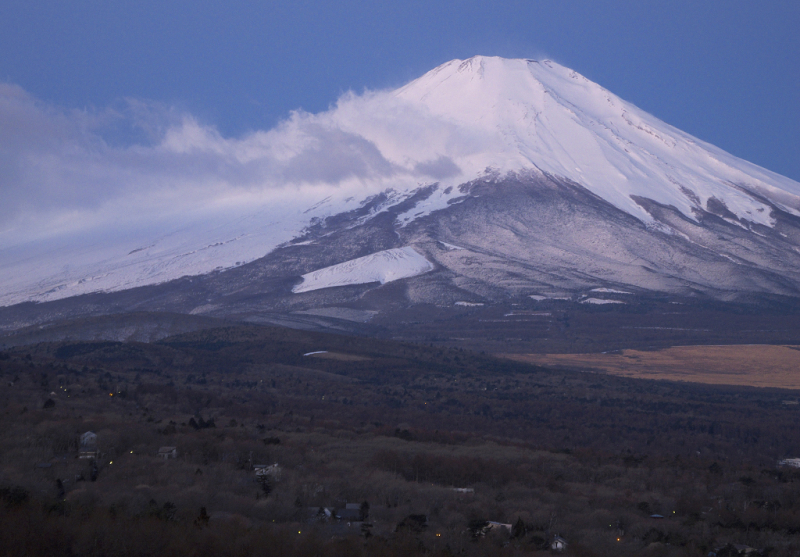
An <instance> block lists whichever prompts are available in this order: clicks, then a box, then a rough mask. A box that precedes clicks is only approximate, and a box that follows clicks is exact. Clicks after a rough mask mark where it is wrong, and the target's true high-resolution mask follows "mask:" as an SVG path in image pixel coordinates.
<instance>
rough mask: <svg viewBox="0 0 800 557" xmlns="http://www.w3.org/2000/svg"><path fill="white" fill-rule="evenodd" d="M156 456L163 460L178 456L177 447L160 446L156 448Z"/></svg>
mask: <svg viewBox="0 0 800 557" xmlns="http://www.w3.org/2000/svg"><path fill="white" fill-rule="evenodd" d="M158 456H160V457H161V458H163V459H164V460H168V459H170V458H178V447H161V448H160V449H158Z"/></svg>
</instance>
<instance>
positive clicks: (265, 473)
mask: <svg viewBox="0 0 800 557" xmlns="http://www.w3.org/2000/svg"><path fill="white" fill-rule="evenodd" d="M253 470H255V471H256V477H257V478H272V479H273V480H275V481H276V482H277V481H280V479H281V467H280V466H279V465H278V463H277V462H276V463H275V464H270V465H266V464H254V465H253Z"/></svg>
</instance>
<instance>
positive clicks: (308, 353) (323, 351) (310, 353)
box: [303, 350, 328, 356]
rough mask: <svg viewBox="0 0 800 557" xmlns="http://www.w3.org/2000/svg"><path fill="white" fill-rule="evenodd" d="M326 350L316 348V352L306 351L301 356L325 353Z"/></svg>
mask: <svg viewBox="0 0 800 557" xmlns="http://www.w3.org/2000/svg"><path fill="white" fill-rule="evenodd" d="M327 353H328V351H327V350H317V351H316V352H306V353H305V354H303V356H313V355H314V354H327Z"/></svg>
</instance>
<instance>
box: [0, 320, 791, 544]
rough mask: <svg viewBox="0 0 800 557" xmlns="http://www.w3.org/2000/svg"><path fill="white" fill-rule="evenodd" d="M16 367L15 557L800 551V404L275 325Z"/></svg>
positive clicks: (3, 482)
mask: <svg viewBox="0 0 800 557" xmlns="http://www.w3.org/2000/svg"><path fill="white" fill-rule="evenodd" d="M0 357H2V360H0V376H1V378H2V381H3V383H2V384H3V385H4V387H3V389H2V390H0V397H2V408H3V412H2V428H0V454H2V455H3V459H2V465H0V497H1V498H2V501H1V502H0V538H1V539H2V540H3V548H4V553H5V554H8V555H109V556H112V555H143V554H166V555H265V554H266V555H297V556H304V555H411V554H420V555H504V554H506V555H527V554H536V553H537V552H545V551H549V545H550V543H551V542H552V540H553V539H554V537H555V536H556V535H560V536H561V537H563V538H564V539H566V540H567V543H568V549H567V553H568V554H570V555H595V556H604V555H615V556H616V555H623V556H624V555H654V556H655V555H697V556H700V555H703V556H705V555H707V554H708V552H709V551H710V550H713V549H715V548H720V547H724V546H726V545H727V544H740V545H746V546H750V547H754V548H757V549H759V550H763V552H764V554H767V553H768V554H770V555H772V556H784V555H785V556H788V555H797V552H798V551H800V546H798V543H797V539H798V533H800V530H798V524H800V502H799V501H798V499H797V496H796V495H797V485H799V484H798V482H800V473H798V472H796V471H795V469H793V468H791V467H781V466H779V465H778V461H779V460H780V459H784V458H787V457H794V456H798V455H800V431H798V429H797V427H796V424H797V418H798V405H797V404H796V402H797V399H798V396H799V395H800V393H798V392H796V391H786V390H777V389H772V390H770V389H752V388H734V387H724V386H701V385H692V384H679V383H670V382H652V381H642V380H633V379H624V378H616V377H610V376H606V375H598V374H589V373H580V372H572V371H557V372H555V371H548V370H544V369H541V368H536V367H533V366H528V365H525V364H520V363H515V362H509V361H503V360H497V359H494V358H492V357H489V356H485V355H481V354H476V353H472V352H468V351H464V350H461V349H456V348H439V347H425V346H420V345H412V344H405V343H398V342H392V341H376V340H374V339H369V338H354V337H343V336H336V335H331V334H323V333H311V332H303V331H297V330H290V329H280V328H266V327H257V326H249V327H230V328H221V329H220V328H218V329H209V330H205V331H199V332H193V333H187V334H183V335H178V336H172V337H168V338H165V339H163V340H162V341H160V342H157V343H152V344H143V343H136V342H128V343H122V342H112V341H104V342H61V343H50V344H38V345H31V346H27V347H24V348H19V349H11V350H8V351H6V352H3V353H2V356H0ZM86 431H93V432H94V433H96V434H97V445H96V450H97V451H98V453H99V454H98V456H97V459H96V461H95V464H96V465H93V464H92V461H91V460H90V459H78V458H77V456H78V451H79V450H80V448H81V447H80V446H79V435H80V434H82V433H84V432H86ZM163 446H168V447H176V448H177V458H170V459H167V460H163V459H162V458H160V457H158V456H157V452H158V450H159V448H160V447H163ZM275 463H277V465H278V467H277V468H274V469H273V470H272V473H271V474H269V475H266V476H261V477H260V478H261V479H259V477H257V476H256V474H255V471H254V466H257V465H272V464H275ZM456 488H458V489H456ZM348 503H350V504H355V506H356V507H357V508H356V509H348V508H346V505H347V504H348ZM364 503H366V505H364ZM321 507H322V511H320V508H321ZM326 509H327V510H328V513H330V515H331V516H328V513H326V512H325V510H326ZM337 515H339V516H340V517H342V518H341V519H337V518H336V516H337ZM412 517H413V518H412ZM659 517H663V518H659ZM487 521H496V522H499V523H503V524H509V525H512V528H511V529H510V530H507V529H506V528H505V527H503V526H495V527H494V528H493V529H491V530H488V531H487V530H486V526H487ZM482 533H484V534H485V535H481V534H482Z"/></svg>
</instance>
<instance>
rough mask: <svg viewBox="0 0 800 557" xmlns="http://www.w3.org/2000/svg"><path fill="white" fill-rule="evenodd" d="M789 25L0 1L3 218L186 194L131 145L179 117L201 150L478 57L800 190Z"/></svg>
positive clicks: (790, 5)
mask: <svg viewBox="0 0 800 557" xmlns="http://www.w3.org/2000/svg"><path fill="white" fill-rule="evenodd" d="M798 25H800V3H798V2H797V1H796V0H786V1H782V0H772V1H762V2H757V3H756V2H744V1H731V2H716V1H697V0H692V1H689V0H674V1H671V2H658V3H656V2H641V1H624V0H617V1H610V0H601V1H591V2H588V1H586V2H551V1H533V0H528V1H523V0H510V1H507V2H500V3H495V2H491V3H490V2H475V1H462V2H442V1H438V2H436V1H434V2H431V1H427V2H418V1H406V2H402V3H400V2H397V3H375V2H366V1H362V0H337V1H336V2H329V1H319V2H304V1H298V2H292V3H278V2H266V1H259V2H254V1H227V2H220V1H216V0H212V1H205V2H188V1H171V2H163V1H157V2H156V1H152V0H136V1H129V0H120V1H115V2H108V1H100V0H96V1H85V0H76V1H73V2H63V1H52V0H43V1H37V2H30V1H28V0H26V1H23V0H5V1H4V2H3V3H2V5H0V184H1V185H0V187H2V188H3V190H4V195H5V196H6V200H7V201H6V209H5V210H3V209H0V219H6V220H7V221H8V222H10V221H11V220H13V219H12V217H16V216H18V215H19V214H20V213H21V212H24V211H29V212H30V211H35V210H39V209H41V207H38V206H39V205H40V204H41V203H42V201H41V200H42V199H45V198H47V199H49V200H50V201H49V203H50V204H52V205H53V206H54V207H55V206H59V207H63V205H65V204H69V203H77V202H76V201H75V200H76V199H79V200H81V202H80V203H82V204H87V203H88V204H89V205H91V204H92V203H95V202H97V203H100V201H96V199H100V200H103V199H106V200H107V199H108V198H110V197H113V196H114V195H118V194H119V191H116V193H115V189H114V188H117V190H120V191H121V190H122V189H124V188H141V187H143V186H142V185H141V184H140V183H139V182H137V181H136V180H135V179H133V178H131V176H133V175H134V174H136V175H137V176H140V177H141V176H149V177H150V178H152V179H150V180H149V182H148V184H149V185H148V186H147V187H148V188H151V189H157V188H158V187H159V186H158V184H159V183H167V182H169V183H170V187H172V188H176V187H178V186H176V185H175V184H176V183H178V182H180V181H181V180H183V181H185V182H190V181H192V180H193V179H194V174H192V173H189V174H187V175H185V176H183V175H182V176H180V179H175V175H177V174H180V173H181V172H183V170H181V168H186V167H187V166H186V164H185V163H182V164H183V166H181V168H177V167H175V166H171V165H172V163H171V162H170V161H169V160H167V156H166V155H164V153H163V152H161V151H157V150H151V151H144V150H142V149H145V148H150V147H152V146H153V145H164V144H166V141H165V137H167V138H168V136H169V133H170V130H173V129H175V126H177V125H178V123H179V122H184V124H185V122H186V121H187V118H189V119H190V120H191V122H193V123H194V124H196V125H197V126H199V128H198V129H202V130H204V131H203V133H204V134H205V136H204V137H205V138H206V140H208V141H211V139H213V140H214V141H220V142H223V141H228V140H237V139H239V138H245V137H248V135H250V134H252V132H259V131H268V130H272V129H273V128H275V126H277V125H279V124H280V123H281V122H285V121H286V120H287V119H288V118H290V114H291V111H293V110H296V109H302V110H303V111H305V112H306V113H319V112H323V111H326V110H328V109H329V108H330V107H331V106H332V105H334V104H335V103H336V102H337V99H339V98H340V97H341V96H342V95H343V94H344V93H346V92H347V91H354V92H355V93H357V94H361V93H363V92H364V91H366V90H381V89H389V88H395V87H398V86H400V85H402V84H404V83H406V82H408V81H410V80H411V79H414V78H416V77H418V76H420V75H422V74H423V73H425V72H426V71H428V70H430V69H432V68H434V67H435V66H437V65H439V64H442V63H444V62H446V61H448V60H451V59H454V58H462V59H464V58H469V57H471V56H473V55H475V54H484V55H499V56H504V57H519V58H535V59H542V58H550V59H553V60H555V61H556V62H558V63H560V64H562V65H564V66H567V67H570V68H573V69H575V70H576V71H578V72H580V73H582V74H583V75H585V76H586V77H588V78H589V79H591V80H593V81H595V82H597V83H599V84H600V85H602V86H603V87H606V88H607V89H609V90H610V91H612V92H613V93H615V94H617V95H619V96H620V97H622V98H623V99H625V100H627V101H630V102H632V103H634V104H636V105H637V106H639V107H640V108H642V109H644V110H646V111H648V112H650V113H652V114H654V115H655V116H657V117H659V118H661V119H662V120H664V121H666V122H667V123H669V124H672V125H674V126H676V127H678V128H680V129H682V130H684V131H686V132H688V133H690V134H692V135H695V136H697V137H699V138H700V139H703V140H705V141H708V142H710V143H712V144H714V145H717V146H718V147H721V148H722V149H725V150H727V151H729V152H730V153H732V154H734V155H736V156H738V157H741V158H744V159H746V160H749V161H751V162H753V163H756V164H758V165H761V166H763V167H765V168H767V169H769V170H772V171H775V172H777V173H779V174H783V175H785V176H788V177H790V178H792V179H794V180H800V157H798V156H797V154H798V147H800V103H799V102H798V98H800V33H798V32H797V28H798ZM194 124H193V125H194ZM182 129H183V131H182V132H181V133H186V131H185V130H186V127H185V126H184V128H182ZM190 131H191V130H190ZM208 138H211V139H208ZM132 146H133V147H137V148H138V147H141V148H142V149H139V150H136V149H133V150H132V149H131V147H132ZM75 153H78V155H75ZM32 154H33V155H32ZM34 155H35V156H34ZM26 160H37V161H42V160H47V161H54V160H57V161H60V162H59V163H58V164H55V163H53V166H52V167H50V166H47V168H44V167H43V165H42V164H41V162H37V163H36V164H35V165H34V164H30V165H28V167H26V166H24V164H27V163H25V162H24V161H26ZM213 164H214V163H210V165H213ZM192 165H193V166H192V167H191V168H192V169H193V170H192V172H200V171H201V170H202V168H200V169H199V170H198V168H199V167H198V166H197V164H196V163H194V162H193V163H192ZM3 167H5V168H3ZM85 168H88V170H84V169H85ZM132 169H133V170H132ZM134 170H135V172H134ZM225 179H226V180H227V181H228V182H230V181H232V180H233V179H232V178H230V177H229V176H226V178H225ZM253 179H254V178H253V177H252V176H247V177H245V178H243V179H242V180H243V181H244V182H246V183H249V182H250V181H252V180H253ZM170 180H171V181H170ZM234 181H235V180H234ZM101 183H102V184H103V185H102V186H101V185H99V184H101ZM108 184H114V185H113V186H110V185H108ZM209 187H211V186H209ZM45 205H47V203H45ZM50 208H51V209H52V208H53V207H50Z"/></svg>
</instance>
